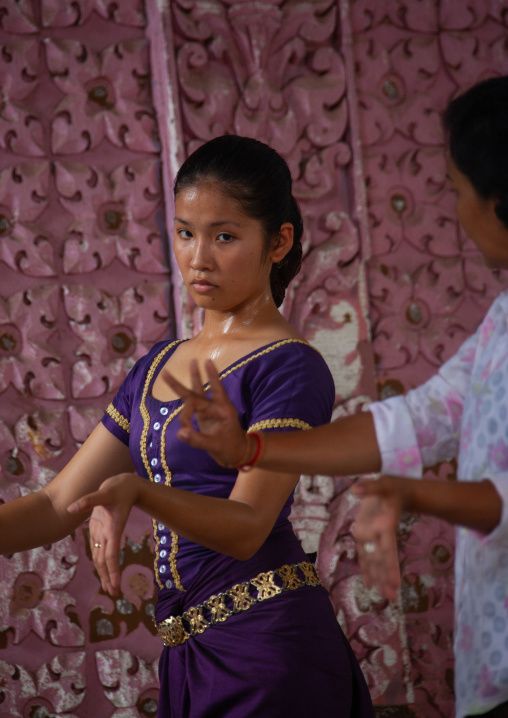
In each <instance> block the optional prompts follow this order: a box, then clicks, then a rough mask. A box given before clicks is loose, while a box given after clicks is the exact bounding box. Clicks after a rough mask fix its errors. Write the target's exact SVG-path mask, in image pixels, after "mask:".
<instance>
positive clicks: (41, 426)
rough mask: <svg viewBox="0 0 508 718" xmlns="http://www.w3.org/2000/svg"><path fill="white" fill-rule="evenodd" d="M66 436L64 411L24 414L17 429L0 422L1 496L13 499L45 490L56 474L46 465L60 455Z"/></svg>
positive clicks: (17, 422)
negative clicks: (12, 429) (11, 428)
mask: <svg viewBox="0 0 508 718" xmlns="http://www.w3.org/2000/svg"><path fill="white" fill-rule="evenodd" d="M65 437H66V426H65V414H64V412H63V411H62V410H58V411H47V410H40V411H36V412H34V413H32V414H29V415H27V414H25V415H23V416H21V417H20V418H19V419H18V420H17V421H16V424H15V426H14V431H11V430H10V429H9V427H8V426H7V424H6V423H5V422H3V421H0V462H1V469H2V471H1V473H0V477H1V478H0V499H1V500H2V501H10V500H12V499H14V498H18V497H19V496H25V495H26V494H29V493H31V492H32V491H38V490H40V489H42V488H43V487H44V486H45V485H46V484H47V483H48V482H49V480H50V479H51V478H53V476H54V475H55V472H54V471H52V470H51V469H50V468H48V466H45V464H47V463H50V462H51V461H53V460H54V459H56V458H57V457H58V456H60V454H61V453H62V449H63V446H64V444H65Z"/></svg>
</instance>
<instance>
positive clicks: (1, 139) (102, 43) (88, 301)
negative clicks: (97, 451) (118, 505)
mask: <svg viewBox="0 0 508 718" xmlns="http://www.w3.org/2000/svg"><path fill="white" fill-rule="evenodd" d="M0 42H1V52H0V87H1V103H0V148H1V151H0V260H1V263H0V369H1V375H0V392H2V393H1V394H0V461H1V472H2V473H1V478H0V498H1V500H2V501H7V500H9V499H12V498H15V497H16V496H21V495H23V494H26V493H27V492H29V491H32V490H34V489H38V488H40V487H41V486H43V485H44V484H45V483H47V481H48V480H49V479H50V478H51V477H52V476H53V475H54V474H55V473H56V472H57V471H58V469H59V468H60V467H61V466H62V465H63V464H64V463H65V462H66V461H67V460H68V459H69V458H70V457H71V456H72V454H73V453H74V452H75V450H76V448H77V447H78V446H79V445H80V443H82V442H83V440H84V439H85V438H86V436H87V435H88V433H89V432H90V430H91V429H92V427H93V426H94V424H95V423H96V422H97V420H98V418H99V417H100V416H101V414H102V412H103V410H104V407H105V406H106V405H107V403H108V401H109V400H110V398H111V397H112V395H113V393H114V392H115V390H116V389H117V387H118V386H119V383H120V382H121V380H122V377H123V376H124V375H125V373H126V371H127V370H128V369H129V367H130V366H132V364H133V362H134V361H135V360H136V359H137V358H138V357H139V356H141V355H142V354H144V353H145V352H146V350H147V348H148V347H149V346H151V344H152V343H153V342H154V341H155V340H158V339H161V338H163V337H167V336H169V335H170V334H171V333H172V332H173V326H172V322H171V320H170V307H169V303H168V297H169V286H168V280H169V269H168V260H167V257H166V255H167V252H166V249H165V246H166V238H165V232H164V225H163V222H161V218H162V216H163V199H162V195H161V187H160V142H159V139H158V127H157V122H156V115H155V111H154V107H153V103H152V92H151V84H150V61H149V43H148V41H147V38H146V17H145V14H144V11H143V8H142V6H141V5H140V4H139V3H137V2H122V3H120V4H119V5H118V6H117V7H116V9H115V8H113V5H112V4H111V3H104V2H101V0H82V1H81V2H76V3H68V2H66V1H63V2H62V1H57V2H52V1H51V0H40V1H39V0H37V1H36V2H30V1H29V0H20V2H15V1H14V0H4V1H3V2H0ZM148 523H149V522H148V521H147V520H145V519H144V517H143V518H142V519H141V518H138V519H137V520H136V521H133V522H132V525H131V527H130V530H129V538H128V541H127V544H126V546H125V550H124V557H123V567H124V571H123V575H122V584H123V595H122V597H121V598H120V599H119V600H117V601H113V600H111V599H109V598H106V596H104V595H103V594H102V592H101V591H100V586H99V583H98V581H97V577H96V575H95V573H94V569H93V564H92V562H91V557H90V555H89V553H88V549H87V536H86V533H87V532H86V527H85V528H83V529H80V530H78V531H77V532H76V535H74V536H71V537H69V538H67V539H65V540H64V541H61V542H60V543H58V544H54V545H52V546H46V547H44V548H41V549H38V550H36V551H33V552H30V553H22V554H17V555H15V556H12V557H6V558H3V559H2V561H1V563H0V595H1V596H2V601H1V602H0V648H1V649H2V650H0V715H2V716H7V715H8V716H23V717H26V716H35V715H37V716H41V717H42V716H59V715H63V714H65V715H66V716H97V717H99V718H100V717H101V716H110V715H114V714H117V713H118V712H121V713H122V715H124V716H126V715H136V716H137V715H146V716H151V715H154V712H153V710H154V706H155V705H156V697H157V678H156V673H155V667H156V664H155V661H156V657H157V654H158V648H159V646H158V641H157V640H156V639H155V637H154V636H152V634H151V632H150V630H151V621H150V612H151V610H152V608H153V599H154V596H153V587H152V580H151V572H150V568H149V567H150V563H151V558H150V547H149V538H148V533H149V531H150V527H149V525H148ZM0 530H1V529H0ZM147 626H148V627H149V630H147Z"/></svg>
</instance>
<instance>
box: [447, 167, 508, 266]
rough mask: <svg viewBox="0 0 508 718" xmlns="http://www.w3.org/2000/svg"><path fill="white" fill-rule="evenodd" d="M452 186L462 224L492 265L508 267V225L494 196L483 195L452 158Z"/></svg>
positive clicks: (449, 176)
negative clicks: (502, 218)
mask: <svg viewBox="0 0 508 718" xmlns="http://www.w3.org/2000/svg"><path fill="white" fill-rule="evenodd" d="M448 178H449V180H450V187H451V189H452V190H453V192H454V193H455V195H456V203H455V209H456V212H457V218H458V220H459V222H460V225H461V227H462V229H463V230H464V232H465V233H466V234H467V236H468V237H469V238H470V239H472V240H473V242H474V243H475V244H476V246H477V247H478V249H479V250H480V252H481V253H482V254H483V256H484V259H485V263H486V264H487V266H488V267H491V268H492V269H501V268H503V269H507V268H508V227H506V226H505V225H504V224H503V223H502V222H501V220H500V219H499V217H498V216H497V215H496V212H495V206H496V201H495V200H494V199H483V197H480V195H479V194H478V192H477V191H476V190H475V188H474V187H473V185H472V184H471V182H470V180H469V179H468V177H467V176H466V175H465V174H463V173H462V172H461V171H460V170H459V169H457V167H456V166H455V163H454V162H453V160H452V159H451V158H450V159H449V160H448Z"/></svg>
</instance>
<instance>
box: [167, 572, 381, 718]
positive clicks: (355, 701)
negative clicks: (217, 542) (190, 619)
mask: <svg viewBox="0 0 508 718" xmlns="http://www.w3.org/2000/svg"><path fill="white" fill-rule="evenodd" d="M217 568H218V567H217V566H215V571H216V569H217ZM215 575H216V576H217V575H221V573H220V572H219V573H215ZM251 577H252V575H251ZM201 578H205V577H204V576H203V575H202V576H201ZM228 578H230V577H228ZM222 579H224V575H222ZM239 580H240V581H242V580H245V577H239ZM233 583H235V582H234V581H233ZM233 583H228V586H231V585H233ZM207 584H208V585H210V584H209V582H208V581H199V588H198V589H197V590H195V591H193V590H190V591H186V592H185V593H184V594H181V593H180V595H179V597H176V602H175V601H170V600H168V601H162V606H163V608H164V610H163V613H164V614H165V616H164V617H167V616H168V615H178V614H179V613H181V612H182V611H185V610H186V609H187V608H189V607H190V606H193V605H194V606H195V605H198V604H199V603H201V602H202V601H203V600H206V598H209V597H210V595H211V593H212V591H209V590H208V593H207V595H204V593H203V590H202V587H203V586H205V585H207ZM221 584H223V581H221ZM223 589H224V586H223V585H221V586H220V587H218V589H217V590H218V591H222V590H223ZM182 604H183V605H182ZM161 608H162V607H161V605H160V604H159V606H158V609H159V610H158V612H157V613H158V614H159V615H158V616H157V618H158V620H162V618H163V615H161V613H162V611H161ZM159 677H160V697H159V707H158V713H157V716H158V718H288V716H291V718H309V716H315V717H316V718H373V715H374V712H373V708H372V703H371V699H370V695H369V692H368V688H367V685H366V683H365V680H364V677H363V674H362V671H361V669H360V667H359V665H358V662H357V660H356V658H355V656H354V654H353V652H352V650H351V647H350V645H349V643H348V641H347V639H346V638H345V636H344V634H343V633H342V630H341V628H340V626H339V624H338V623H337V620H336V618H335V615H334V612H333V607H332V604H331V602H330V599H329V597H328V593H327V591H326V590H325V589H324V588H323V587H322V586H303V587H301V588H298V589H296V590H293V591H285V592H284V593H281V594H279V595H276V596H274V597H273V598H270V599H268V600H265V601H263V602H260V603H256V604H255V605H253V606H252V607H251V608H249V609H248V610H247V611H244V612H242V613H237V614H234V615H232V616H230V617H229V618H228V619H227V620H226V621H224V622H223V623H220V624H217V625H213V626H210V627H209V628H208V629H207V630H206V631H205V632H204V633H202V634H199V635H197V636H195V637H193V638H189V639H188V640H187V641H186V642H185V643H183V644H182V645H180V646H176V647H172V648H167V647H164V648H163V651H162V655H161V658H160V663H159Z"/></svg>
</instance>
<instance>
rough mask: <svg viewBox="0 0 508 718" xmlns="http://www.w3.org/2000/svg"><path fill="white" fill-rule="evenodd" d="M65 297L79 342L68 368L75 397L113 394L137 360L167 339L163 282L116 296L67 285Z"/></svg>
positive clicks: (71, 323)
mask: <svg viewBox="0 0 508 718" xmlns="http://www.w3.org/2000/svg"><path fill="white" fill-rule="evenodd" d="M64 294H65V296H64V305H65V311H66V313H67V316H68V318H69V322H70V326H71V328H72V331H73V332H74V334H75V335H76V336H77V337H78V338H79V339H80V340H81V343H80V345H79V346H78V347H77V349H76V355H77V356H78V357H80V358H79V359H78V360H77V361H76V362H75V363H74V365H73V367H72V391H73V396H74V397H76V398H80V397H95V396H102V395H103V394H104V393H106V392H113V391H117V389H118V388H119V386H120V384H121V382H122V381H123V379H124V377H125V376H126V374H127V373H128V371H129V369H131V368H132V367H133V366H134V363H135V362H136V361H137V359H140V358H141V357H142V356H144V355H145V354H146V353H147V351H148V350H149V349H150V348H151V346H152V345H153V343H154V342H156V341H158V340H161V339H162V338H164V337H165V336H166V335H167V334H166V333H167V322H168V300H167V285H166V283H165V282H149V281H145V282H143V283H142V284H140V285H138V286H137V287H129V288H128V289H126V290H125V291H124V292H121V293H120V294H119V295H118V296H116V297H115V296H112V295H110V294H109V293H107V292H105V291H101V290H99V289H98V288H96V287H93V286H82V285H69V286H67V287H65V292H64ZM99 367H100V370H99Z"/></svg>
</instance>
